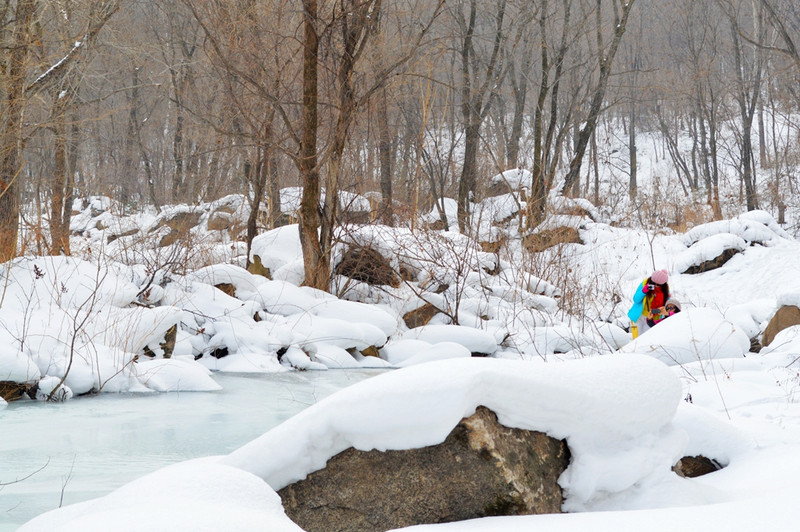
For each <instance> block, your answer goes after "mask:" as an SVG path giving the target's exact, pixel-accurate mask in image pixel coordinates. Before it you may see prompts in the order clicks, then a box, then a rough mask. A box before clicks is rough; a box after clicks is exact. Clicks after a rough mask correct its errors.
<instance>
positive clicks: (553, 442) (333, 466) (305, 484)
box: [278, 407, 570, 532]
mask: <svg viewBox="0 0 800 532" xmlns="http://www.w3.org/2000/svg"><path fill="white" fill-rule="evenodd" d="M569 458H570V457H569V450H568V448H567V445H566V442H565V441H563V440H557V439H554V438H551V437H549V436H547V435H546V434H544V433H541V432H534V431H528V430H522V429H512V428H507V427H504V426H503V425H500V424H499V423H498V421H497V416H496V415H495V414H494V413H493V412H492V411H491V410H489V409H487V408H485V407H479V408H478V409H477V411H476V413H475V414H474V415H472V416H470V417H468V418H465V419H462V420H461V422H460V423H459V424H458V425H457V426H456V427H455V428H454V429H453V430H452V432H450V434H449V435H448V436H447V438H446V439H445V441H444V442H442V443H440V444H438V445H433V446H430V447H423V448H419V449H409V450H403V451H386V452H381V451H376V450H373V451H359V450H356V449H353V448H350V449H347V450H345V451H343V452H342V453H340V454H338V455H336V456H334V457H333V458H331V459H330V460H329V461H328V463H327V466H326V467H325V468H324V469H322V470H320V471H316V472H314V473H312V474H310V475H309V476H308V477H307V478H305V479H304V480H301V481H298V482H295V483H294V484H290V485H288V486H286V487H285V488H283V489H281V490H280V491H279V492H278V494H279V495H280V496H281V499H282V500H283V506H284V509H285V510H286V514H287V515H288V516H289V517H290V518H291V519H292V520H293V521H294V522H296V523H297V524H298V525H300V526H301V527H302V528H303V529H304V530H307V531H309V532H314V531H325V532H332V531H344V530H347V531H357V530H365V531H381V530H388V529H392V528H399V527H405V526H411V525H416V524H422V523H446V522H453V521H462V520H466V519H473V518H478V517H486V516H498V515H526V514H544V513H560V512H561V503H562V494H561V488H560V486H559V485H558V478H559V476H560V475H561V474H562V473H563V472H564V470H565V469H566V468H567V466H568V465H569Z"/></svg>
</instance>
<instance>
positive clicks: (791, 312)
mask: <svg viewBox="0 0 800 532" xmlns="http://www.w3.org/2000/svg"><path fill="white" fill-rule="evenodd" d="M792 325H800V308H798V307H796V306H795V305H784V306H782V307H781V308H779V309H778V312H776V313H775V315H774V316H773V317H772V319H771V320H769V323H768V324H767V328H766V329H764V336H763V337H762V339H761V345H769V344H770V342H772V340H774V339H775V336H776V335H777V334H778V333H779V332H781V331H782V330H784V329H786V328H787V327H791V326H792Z"/></svg>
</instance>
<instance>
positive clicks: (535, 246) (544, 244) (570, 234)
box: [522, 227, 583, 253]
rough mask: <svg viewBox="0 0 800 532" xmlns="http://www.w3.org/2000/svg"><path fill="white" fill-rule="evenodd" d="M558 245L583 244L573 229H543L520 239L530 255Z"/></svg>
mask: <svg viewBox="0 0 800 532" xmlns="http://www.w3.org/2000/svg"><path fill="white" fill-rule="evenodd" d="M559 244H583V240H581V235H580V233H578V230H577V229H575V228H574V227H557V228H555V229H545V230H543V231H538V232H536V233H533V234H530V235H526V236H525V237H524V238H523V239H522V245H523V246H524V247H525V249H527V250H528V251H530V252H531V253H538V252H540V251H544V250H546V249H548V248H551V247H553V246H557V245H559Z"/></svg>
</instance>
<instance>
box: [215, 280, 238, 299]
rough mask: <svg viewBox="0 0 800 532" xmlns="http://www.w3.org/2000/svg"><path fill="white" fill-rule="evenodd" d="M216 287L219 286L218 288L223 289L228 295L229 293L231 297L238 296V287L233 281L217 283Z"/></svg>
mask: <svg viewBox="0 0 800 532" xmlns="http://www.w3.org/2000/svg"><path fill="white" fill-rule="evenodd" d="M214 288H217V289H218V290H221V291H222V292H223V293H225V294H226V295H229V296H231V297H236V287H235V286H233V285H232V284H231V283H219V284H215V285H214Z"/></svg>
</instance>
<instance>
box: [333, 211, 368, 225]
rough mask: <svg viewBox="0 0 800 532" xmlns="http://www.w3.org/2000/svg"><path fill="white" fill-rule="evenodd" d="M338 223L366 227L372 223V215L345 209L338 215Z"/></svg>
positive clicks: (366, 212)
mask: <svg viewBox="0 0 800 532" xmlns="http://www.w3.org/2000/svg"><path fill="white" fill-rule="evenodd" d="M338 222H339V223H340V224H342V225H347V224H356V225H367V224H369V223H370V222H372V213H371V212H370V211H356V210H352V209H347V210H344V211H342V212H340V213H339V219H338Z"/></svg>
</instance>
